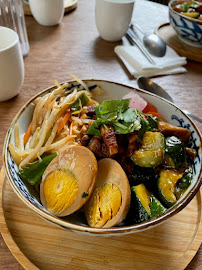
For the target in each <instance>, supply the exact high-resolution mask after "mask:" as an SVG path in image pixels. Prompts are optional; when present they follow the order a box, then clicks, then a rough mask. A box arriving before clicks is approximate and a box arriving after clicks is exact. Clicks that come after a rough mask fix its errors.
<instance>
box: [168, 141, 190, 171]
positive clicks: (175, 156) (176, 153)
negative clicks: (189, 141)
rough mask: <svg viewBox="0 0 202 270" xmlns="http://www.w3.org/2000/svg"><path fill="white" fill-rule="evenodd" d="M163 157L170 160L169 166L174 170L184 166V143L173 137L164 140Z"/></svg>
mask: <svg viewBox="0 0 202 270" xmlns="http://www.w3.org/2000/svg"><path fill="white" fill-rule="evenodd" d="M165 153H166V155H165V157H166V156H168V157H167V160H168V159H170V162H169V165H170V167H173V168H175V169H178V168H180V167H184V166H185V164H186V153H185V147H184V143H183V142H182V141H181V140H180V139H178V138H177V137H175V136H171V137H168V138H166V148H165Z"/></svg>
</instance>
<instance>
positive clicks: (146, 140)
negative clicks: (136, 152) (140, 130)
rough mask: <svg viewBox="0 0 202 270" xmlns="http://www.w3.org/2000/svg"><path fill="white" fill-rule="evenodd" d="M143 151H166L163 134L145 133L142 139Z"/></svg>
mask: <svg viewBox="0 0 202 270" xmlns="http://www.w3.org/2000/svg"><path fill="white" fill-rule="evenodd" d="M142 149H144V150H157V149H161V150H163V149H165V140H164V136H163V134H161V133H160V132H151V131H147V132H145V134H144V136H143V138H142Z"/></svg>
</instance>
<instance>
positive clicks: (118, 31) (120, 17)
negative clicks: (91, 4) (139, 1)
mask: <svg viewBox="0 0 202 270" xmlns="http://www.w3.org/2000/svg"><path fill="white" fill-rule="evenodd" d="M133 7H134V0H96V6H95V20H96V26H97V29H98V32H99V34H100V36H101V37H102V38H103V39H105V40H107V41H118V40H121V38H122V37H123V36H124V35H125V34H126V32H127V30H128V28H129V25H130V22H131V18H132V14H133Z"/></svg>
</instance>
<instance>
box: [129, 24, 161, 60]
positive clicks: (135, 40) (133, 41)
mask: <svg viewBox="0 0 202 270" xmlns="http://www.w3.org/2000/svg"><path fill="white" fill-rule="evenodd" d="M126 38H127V39H128V40H129V41H130V43H131V44H132V45H134V44H135V45H137V47H138V48H139V49H140V50H141V52H142V53H143V54H144V56H145V57H146V58H147V59H148V61H149V62H150V63H151V64H153V65H156V63H155V62H154V60H153V59H152V58H151V56H150V55H149V53H148V52H147V51H146V50H145V48H144V47H143V44H141V42H140V41H139V40H138V38H137V37H136V36H135V35H134V33H133V31H132V30H131V29H130V28H129V29H128V31H127V33H126Z"/></svg>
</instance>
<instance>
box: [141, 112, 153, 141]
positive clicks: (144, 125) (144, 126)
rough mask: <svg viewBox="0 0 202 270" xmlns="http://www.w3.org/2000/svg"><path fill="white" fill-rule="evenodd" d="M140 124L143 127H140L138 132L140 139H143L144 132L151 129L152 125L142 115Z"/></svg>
mask: <svg viewBox="0 0 202 270" xmlns="http://www.w3.org/2000/svg"><path fill="white" fill-rule="evenodd" d="M140 124H141V128H140V130H139V132H138V139H139V141H141V140H142V137H143V135H144V133H145V132H146V131H149V130H150V129H151V127H150V125H149V122H148V121H147V120H146V119H145V118H144V117H143V116H142V115H140Z"/></svg>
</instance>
